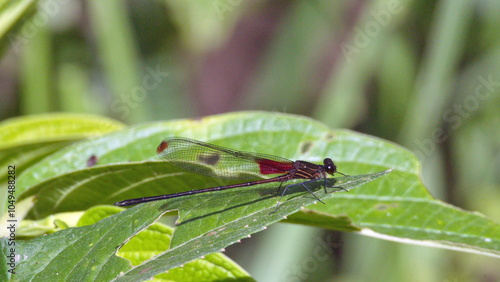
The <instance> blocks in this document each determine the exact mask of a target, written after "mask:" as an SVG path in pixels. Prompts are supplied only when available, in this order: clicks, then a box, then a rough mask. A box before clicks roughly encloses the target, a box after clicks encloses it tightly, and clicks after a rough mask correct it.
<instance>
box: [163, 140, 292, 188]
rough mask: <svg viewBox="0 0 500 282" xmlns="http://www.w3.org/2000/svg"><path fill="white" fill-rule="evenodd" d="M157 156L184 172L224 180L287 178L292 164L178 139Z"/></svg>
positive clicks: (259, 155) (278, 158)
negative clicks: (182, 169) (267, 177)
mask: <svg viewBox="0 0 500 282" xmlns="http://www.w3.org/2000/svg"><path fill="white" fill-rule="evenodd" d="M157 153H158V156H159V157H160V158H161V159H163V160H165V161H168V162H170V163H173V164H175V165H177V166H179V167H182V168H184V169H185V170H188V171H191V172H195V173H199V174H204V175H208V176H211V177H217V178H223V179H249V178H254V179H255V178H257V177H258V176H263V175H268V174H286V173H288V171H289V170H290V169H292V168H293V164H294V162H293V161H290V160H288V159H285V158H281V157H276V156H272V155H266V154H259V153H251V152H241V151H236V150H232V149H229V148H224V147H221V146H217V145H213V144H209V143H205V142H201V141H197V140H192V139H188V138H181V137H170V138H167V139H165V140H163V141H162V142H161V144H160V145H159V146H158V149H157Z"/></svg>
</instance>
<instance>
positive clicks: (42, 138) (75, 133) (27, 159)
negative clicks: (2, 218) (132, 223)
mask: <svg viewBox="0 0 500 282" xmlns="http://www.w3.org/2000/svg"><path fill="white" fill-rule="evenodd" d="M122 127H123V124H121V123H119V122H117V121H114V120H111V119H108V118H104V117H99V116H94V115H83V114H66V113H55V114H41V115H32V116H23V117H18V118H12V119H8V120H5V121H3V122H1V123H0V165H1V166H2V167H5V168H7V167H8V166H12V167H15V172H16V176H20V175H21V174H22V173H23V172H24V171H25V170H26V169H28V168H29V167H30V166H31V165H33V164H35V163H37V162H39V161H40V160H41V159H43V158H44V157H46V156H48V155H50V154H52V153H54V152H56V151H58V150H60V149H62V148H64V147H65V146H67V145H69V144H71V143H73V142H75V141H78V140H82V139H85V138H89V137H92V136H97V135H102V134H105V133H109V132H111V131H114V130H117V129H120V128H122ZM0 191H2V193H1V195H2V196H1V197H4V196H6V195H7V192H6V191H7V169H5V170H2V171H1V172H0ZM17 192H18V193H19V192H22V191H19V190H17ZM1 203H2V205H3V204H4V203H5V200H3V199H2V201H1ZM3 211H4V208H3V207H1V206H0V212H3ZM17 212H18V213H19V212H21V211H20V210H18V211H17Z"/></svg>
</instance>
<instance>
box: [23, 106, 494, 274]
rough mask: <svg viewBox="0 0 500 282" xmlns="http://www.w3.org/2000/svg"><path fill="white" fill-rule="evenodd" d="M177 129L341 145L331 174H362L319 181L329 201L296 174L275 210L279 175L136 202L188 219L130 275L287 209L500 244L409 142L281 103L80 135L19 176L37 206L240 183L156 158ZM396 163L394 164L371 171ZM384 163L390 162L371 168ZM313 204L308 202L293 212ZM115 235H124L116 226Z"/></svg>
mask: <svg viewBox="0 0 500 282" xmlns="http://www.w3.org/2000/svg"><path fill="white" fill-rule="evenodd" d="M169 136H184V137H189V138H194V139H199V140H203V141H207V142H211V143H214V144H217V145H222V146H226V147H230V148H234V149H237V150H244V151H255V152H261V153H269V154H273V155H279V156H283V157H286V158H289V159H301V160H306V161H311V162H321V161H322V159H323V158H325V157H331V158H332V159H333V160H334V161H335V162H336V164H337V167H338V169H339V170H340V171H341V172H343V173H345V174H349V175H351V176H348V177H341V178H332V179H329V180H328V184H329V186H342V187H343V188H346V189H348V190H349V189H351V188H353V187H355V186H359V185H361V184H363V185H362V186H361V187H359V188H357V189H354V190H351V191H349V192H342V190H341V189H333V188H329V190H328V191H329V192H335V193H328V194H325V192H324V190H323V189H322V188H320V186H321V185H322V184H323V181H317V182H313V183H309V185H310V187H311V189H314V191H315V192H314V193H315V195H316V196H317V197H319V198H321V199H324V202H325V203H326V205H324V204H321V203H317V204H315V205H311V204H313V203H314V201H315V200H316V199H315V198H314V197H313V196H312V195H311V194H309V193H308V192H307V191H304V189H303V187H302V186H300V185H297V186H294V187H292V189H291V190H289V191H288V192H287V194H286V195H285V197H283V199H281V202H282V205H281V206H280V208H279V209H278V211H277V212H275V213H271V212H273V211H275V210H276V204H277V202H278V201H279V200H280V198H279V197H276V196H275V193H276V189H277V188H278V185H277V184H272V183H271V184H266V185H259V186H255V187H246V188H236V189H230V190H225V191H219V192H214V193H205V194H197V195H192V196H186V197H181V198H174V199H169V200H165V201H159V202H153V203H148V204H144V205H138V206H136V207H133V208H130V209H128V210H127V211H124V212H123V213H129V212H132V211H134V212H137V213H140V214H143V213H144V214H148V215H149V216H151V217H153V218H154V219H156V218H157V217H159V216H160V215H161V214H163V213H165V212H167V211H170V210H179V220H178V222H177V223H178V225H177V227H176V229H175V235H174V237H173V238H172V241H171V249H170V250H168V251H167V252H165V253H163V254H161V255H159V256H158V257H155V259H153V260H150V261H148V262H145V263H143V264H141V265H140V266H137V267H136V268H134V269H132V270H128V272H127V270H124V269H121V271H123V272H124V273H126V274H125V276H123V277H122V278H120V279H123V280H136V279H142V278H144V279H145V278H147V277H151V276H153V275H155V274H156V273H159V272H163V271H165V270H167V269H170V268H173V267H176V266H179V265H182V264H185V263H187V262H189V261H191V260H193V259H196V258H200V257H202V256H204V255H206V254H209V253H211V252H217V251H220V250H221V249H222V248H224V247H226V246H228V245H230V244H232V243H234V242H237V241H238V240H240V239H241V238H245V237H248V236H249V235H251V234H253V233H255V232H258V231H260V230H262V229H265V227H266V226H268V225H270V224H272V223H274V222H276V221H279V220H282V219H284V218H285V217H286V216H288V215H290V216H289V217H288V219H287V221H288V222H296V223H302V224H308V225H313V226H320V227H323V228H328V229H336V230H352V231H356V230H360V232H361V234H365V235H369V236H376V237H380V238H384V239H390V240H398V241H402V242H409V243H415V244H426V245H433V246H440V247H446V248H454V249H461V250H466V251H471V252H480V253H482V254H487V255H492V256H500V254H499V253H500V232H499V226H498V225H497V224H495V223H493V222H492V221H491V220H488V219H487V218H485V217H484V216H481V215H479V214H477V213H471V212H466V211H462V210H460V209H458V208H455V207H452V206H449V205H446V204H444V203H442V202H440V201H438V200H435V199H433V198H432V197H431V196H430V195H429V193H428V192H427V191H426V189H425V187H424V186H423V185H422V184H421V182H420V178H419V164H418V162H417V159H416V158H415V157H414V156H413V155H412V154H411V153H410V152H409V151H407V150H405V149H404V148H401V147H399V146H397V145H394V144H392V143H389V142H387V141H383V140H381V139H377V138H373V137H369V136H366V135H362V134H358V133H354V132H351V131H344V130H335V131H332V130H330V129H328V128H326V127H325V126H323V125H322V124H319V123H317V122H315V121H313V120H311V119H306V118H301V117H297V116H291V115H283V114H275V113H261V112H250V113H235V114H226V115H220V116H214V117H207V118H204V119H202V120H181V121H172V122H165V123H151V124H143V125H139V126H135V127H130V128H128V129H127V130H123V131H119V132H113V133H110V134H107V135H105V136H103V137H101V138H98V139H95V140H92V142H81V143H76V144H73V145H71V146H69V147H67V148H65V149H63V150H61V151H59V152H57V153H55V154H53V155H51V156H49V157H47V158H45V159H44V160H43V161H41V162H39V163H38V164H37V165H35V166H33V167H31V168H30V169H29V171H26V173H25V174H24V175H23V177H22V178H21V179H19V183H18V184H19V187H20V188H21V189H24V190H25V193H24V194H23V195H22V197H24V198H26V197H28V196H34V197H35V199H36V202H35V203H34V204H33V208H32V209H31V211H30V213H29V217H31V218H40V217H44V216H47V215H50V214H53V213H58V212H66V211H76V210H84V209H88V208H89V207H91V206H94V205H97V204H104V203H106V204H110V203H112V202H114V201H118V200H124V199H128V198H136V197H144V196H153V195H161V194H168V193H175V192H180V191H186V190H192V189H201V188H207V187H213V186H218V185H223V184H229V183H232V182H225V181H217V182H215V180H214V179H210V178H207V177H204V176H202V175H194V174H189V173H187V172H185V171H183V170H182V169H180V168H178V167H176V166H173V165H170V164H168V163H164V162H161V161H158V158H157V156H156V155H155V149H156V146H157V145H158V144H159V143H160V142H161V140H163V139H164V138H166V137H169ZM92 155H94V156H96V157H97V160H98V162H97V165H95V166H93V167H87V165H86V161H85V160H86V159H87V158H88V157H89V156H92ZM72 160H78V161H72ZM387 169H392V172H391V173H390V174H388V175H386V176H384V177H382V178H381V179H379V180H377V181H373V182H369V181H372V180H373V178H374V177H378V176H381V175H382V174H384V173H386V170H387ZM376 172H380V173H378V174H373V173H376ZM356 181H357V182H356ZM368 182H369V183H368ZM292 183H295V182H292ZM303 206H307V208H304V209H302V211H300V212H299V213H295V212H296V211H298V210H300V208H301V207H303ZM151 211H155V212H156V213H152V212H151ZM293 213H295V214H294V215H291V214H293ZM120 214H121V213H120ZM117 216H118V215H117ZM145 220H148V222H152V221H149V220H150V218H149V217H147V219H146V218H144V217H141V218H139V219H137V218H135V219H134V220H132V221H130V222H128V223H124V225H123V226H127V227H130V228H123V229H134V230H135V229H136V227H137V226H138V225H140V226H144V224H143V221H145ZM146 225H147V224H146ZM64 231H66V230H63V231H60V232H64ZM123 231H125V230H123ZM128 231H129V230H127V231H126V232H128ZM60 232H57V233H55V234H58V233H60ZM116 232H119V231H116ZM55 234H52V235H49V236H53V235H55ZM49 236H46V237H49ZM108 236H111V237H113V236H121V235H119V234H114V233H113V232H111V233H109V234H108ZM130 236H132V235H130ZM121 242H123V241H121ZM141 271H143V272H141Z"/></svg>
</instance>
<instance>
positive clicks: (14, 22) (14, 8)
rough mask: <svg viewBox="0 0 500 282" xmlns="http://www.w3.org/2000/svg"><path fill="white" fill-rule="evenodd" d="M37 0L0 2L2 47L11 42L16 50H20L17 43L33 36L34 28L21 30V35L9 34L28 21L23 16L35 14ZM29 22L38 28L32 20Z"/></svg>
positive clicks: (0, 46)
mask: <svg viewBox="0 0 500 282" xmlns="http://www.w3.org/2000/svg"><path fill="white" fill-rule="evenodd" d="M37 2H38V1H36V0H15V1H1V2H0V49H4V47H5V45H7V44H8V43H10V44H11V45H12V47H13V49H14V50H16V51H19V46H16V44H22V43H23V42H25V41H27V40H28V39H29V38H30V37H32V36H33V35H32V34H33V31H32V30H30V31H29V32H24V30H21V32H20V34H19V35H9V33H11V32H12V30H14V29H16V28H19V27H21V25H22V24H25V23H26V20H25V19H23V18H26V17H28V16H30V15H32V14H33V12H34V11H35V7H36V4H37ZM27 23H28V24H30V25H31V26H30V28H32V29H33V28H36V27H34V26H35V24H33V23H32V22H29V21H28V22H27ZM2 53H3V52H2Z"/></svg>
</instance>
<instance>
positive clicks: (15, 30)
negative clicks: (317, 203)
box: [0, 0, 500, 281]
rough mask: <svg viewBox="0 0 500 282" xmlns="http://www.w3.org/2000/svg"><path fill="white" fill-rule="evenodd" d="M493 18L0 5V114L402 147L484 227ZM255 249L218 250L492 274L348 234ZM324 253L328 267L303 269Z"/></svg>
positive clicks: (391, 272) (292, 261)
mask: <svg viewBox="0 0 500 282" xmlns="http://www.w3.org/2000/svg"><path fill="white" fill-rule="evenodd" d="M499 12H500V4H499V2H498V1H494V0H484V1H468V0H459V1H454V0H441V1H403V0H401V1H396V0H394V1H382V0H378V1H377V0H373V1H368V0H366V1H362V0H359V1H321V0H318V1H251V2H248V1H225V0H220V1H217V0H214V1H175V0H173V1H167V0H165V1H117V0H113V1H96V0H88V1H58V0H51V1H35V0H15V1H8V0H3V1H0V40H1V41H0V43H1V46H2V51H3V53H2V55H3V56H2V61H1V63H0V83H1V89H2V90H1V91H0V101H1V104H0V118H2V119H6V118H9V117H13V116H22V115H29V114H34V113H45V112H51V111H68V112H80V113H98V114H101V115H106V116H109V117H112V118H116V119H119V120H122V121H124V122H126V123H129V124H135V123H139V122H143V121H149V120H158V119H162V120H168V119H173V118H182V117H195V116H203V115H207V114H214V113H222V112H228V111H233V110H241V109H261V110H271V111H277V112H287V113H298V114H304V115H308V116H311V117H314V118H315V119H318V120H320V121H322V122H324V123H325V124H327V125H328V126H330V127H341V128H352V129H355V130H357V131H360V132H365V133H368V134H371V135H375V136H378V137H381V138H385V139H388V140H392V141H394V142H396V143H399V144H401V145H403V146H405V147H407V148H409V149H411V150H412V151H413V152H414V153H416V155H417V156H418V157H419V159H420V161H421V163H422V169H423V175H422V180H423V182H424V184H425V185H426V187H427V188H428V189H429V190H430V192H431V194H432V195H433V196H434V197H436V198H438V199H441V200H443V201H445V202H448V203H451V204H453V205H456V206H459V207H462V208H464V209H467V210H473V211H478V212H480V213H483V214H486V215H487V216H488V217H490V218H492V219H493V220H494V221H496V222H499V221H500V217H499V216H498V215H499V214H500V212H499V208H498V202H499V200H500V195H499V182H500V181H499V178H498V177H499V176H498V173H497V172H498V171H499V161H500V158H499V157H500V155H499V145H500V144H499V142H498V140H500V131H499V130H498V121H499V115H498V110H499V108H500V107H499V103H500V99H499V96H500V95H499V92H500V90H499V89H500V86H499V81H500V77H499V75H498V74H499V73H500V70H499V68H500V39H499V37H500V32H499V31H498V26H499V24H500V22H499V21H500V18H499V17H498V16H497V15H498V14H499ZM114 126H119V125H116V124H115V125H114ZM90 135H91V134H90ZM82 137H84V136H82ZM32 138H36V137H32ZM75 138H76V137H74V136H73V138H66V137H65V140H66V141H68V144H69V142H71V140H75ZM27 147H28V148H29V142H28V143H27ZM56 149H57V148H55V145H54V144H53V143H52V147H51V144H50V143H47V144H46V146H43V148H40V151H35V152H32V151H27V149H26V148H24V149H22V150H21V152H20V153H19V156H23V157H25V156H29V158H28V160H30V161H37V160H39V159H40V158H41V157H43V156H45V155H47V154H49V153H50V152H52V151H54V150H56ZM256 237H257V238H254V240H251V242H245V241H244V242H245V244H246V245H244V244H240V245H238V247H235V248H234V249H231V250H228V253H229V255H230V256H231V257H233V258H234V259H235V260H236V261H238V262H239V263H240V264H241V265H242V266H243V268H244V269H246V270H247V271H248V272H250V273H251V274H252V276H253V277H255V278H257V279H266V280H279V279H284V278H286V277H289V276H287V275H289V274H290V273H291V271H293V270H292V269H295V271H299V272H298V273H295V274H294V275H295V276H294V277H299V278H302V279H314V278H316V279H326V277H331V276H332V275H334V276H335V277H336V278H337V279H346V280H352V279H369V278H371V279H373V278H377V277H379V278H381V279H385V280H388V279H393V280H401V279H402V278H407V277H415V280H427V281H429V280H436V281H437V280H443V279H458V280H467V279H481V278H485V277H494V279H495V278H498V277H499V274H498V272H497V268H496V264H498V260H494V259H491V258H484V257H480V256H476V255H471V254H463V253H457V252H452V251H445V250H437V249H430V248H422V247H416V246H408V245H401V244H396V243H391V242H386V241H380V240H375V239H370V238H366V237H361V236H358V235H356V234H350V233H349V234H347V233H332V232H328V233H325V231H323V230H320V229H312V228H307V227H298V226H288V225H287V226H283V225H275V226H273V227H271V228H270V230H268V231H266V232H261V233H259V234H258V235H257V236H256ZM247 241H250V240H247ZM278 242H279V244H278ZM324 242H329V246H330V247H329V248H330V249H331V250H332V251H331V252H330V253H331V254H333V255H332V256H331V257H328V258H325V260H323V261H316V264H314V263H313V262H311V261H310V260H307V258H309V257H311V256H312V254H314V252H315V250H317V249H318V248H320V247H321V246H323V245H324ZM289 246H297V247H295V248H290V247H289ZM269 254H273V257H274V259H273V260H272V262H269V260H267V259H264V258H266V257H268V256H269ZM380 257H384V258H385V259H384V260H380V259H379V258H380ZM415 262H417V263H415ZM292 266H293V267H292ZM271 270H272V271H271ZM270 273H272V274H270ZM299 274H300V275H299ZM271 275H276V276H271Z"/></svg>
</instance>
